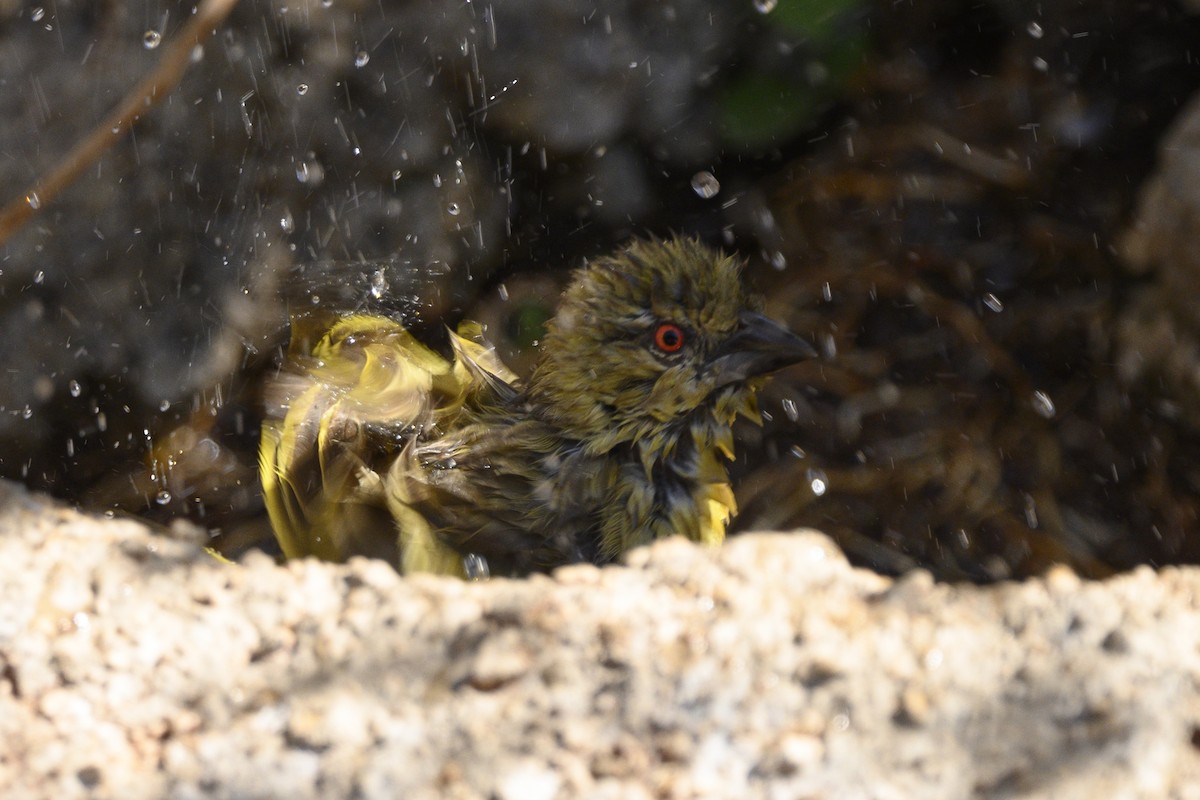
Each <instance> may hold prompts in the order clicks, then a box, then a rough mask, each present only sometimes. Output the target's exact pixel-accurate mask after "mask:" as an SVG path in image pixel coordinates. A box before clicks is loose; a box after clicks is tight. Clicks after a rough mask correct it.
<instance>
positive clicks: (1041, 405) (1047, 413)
mask: <svg viewBox="0 0 1200 800" xmlns="http://www.w3.org/2000/svg"><path fill="white" fill-rule="evenodd" d="M1033 410H1034V411H1036V412H1037V414H1038V416H1040V417H1044V418H1046V419H1053V418H1054V414H1055V408H1054V401H1053V400H1051V399H1050V395H1048V394H1046V393H1045V392H1043V391H1041V390H1040V389H1039V390H1038V391H1036V392H1034V393H1033Z"/></svg>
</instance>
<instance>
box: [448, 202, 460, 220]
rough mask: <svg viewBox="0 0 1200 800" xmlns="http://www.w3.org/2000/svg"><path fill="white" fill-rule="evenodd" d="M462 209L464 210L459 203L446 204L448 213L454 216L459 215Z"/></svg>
mask: <svg viewBox="0 0 1200 800" xmlns="http://www.w3.org/2000/svg"><path fill="white" fill-rule="evenodd" d="M460 211H462V209H461V208H459V205H458V203H451V204H449V205H448V206H446V213H447V214H449V215H450V216H452V217H457V216H458V214H459V212H460Z"/></svg>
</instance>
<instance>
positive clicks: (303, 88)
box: [296, 83, 308, 97]
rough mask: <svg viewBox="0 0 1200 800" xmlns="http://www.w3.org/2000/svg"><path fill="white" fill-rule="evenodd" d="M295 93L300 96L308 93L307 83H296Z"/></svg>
mask: <svg viewBox="0 0 1200 800" xmlns="http://www.w3.org/2000/svg"><path fill="white" fill-rule="evenodd" d="M296 94H298V95H300V96H301V97H303V96H304V95H306V94H308V84H307V83H298V84H296Z"/></svg>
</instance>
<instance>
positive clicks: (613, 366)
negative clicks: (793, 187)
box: [529, 238, 815, 453]
mask: <svg viewBox="0 0 1200 800" xmlns="http://www.w3.org/2000/svg"><path fill="white" fill-rule="evenodd" d="M740 273H741V264H740V262H738V261H737V260H735V259H733V258H730V257H728V256H725V255H723V254H721V253H719V252H717V251H714V250H712V249H710V248H708V247H706V246H705V245H703V244H701V243H699V242H697V241H695V240H691V239H682V238H676V239H669V240H665V241H661V240H649V241H646V240H635V241H633V242H632V243H630V244H629V245H627V246H626V247H625V248H624V249H623V250H621V251H619V252H617V253H616V254H614V255H611V256H606V257H603V258H597V259H594V260H593V261H591V262H590V263H589V264H587V265H586V266H585V267H583V268H582V269H581V270H580V271H579V272H578V273H577V274H576V276H575V278H574V280H573V281H572V282H571V284H570V286H569V287H568V288H567V290H566V291H565V292H564V293H563V297H562V301H561V303H560V305H559V308H558V311H557V312H556V313H555V315H554V318H553V319H552V320H551V321H550V323H549V324H548V326H547V327H548V330H547V333H546V337H545V341H544V344H543V349H542V355H541V358H540V360H539V362H538V365H537V367H536V368H535V370H534V373H533V377H532V378H531V381H530V388H529V395H530V398H531V400H532V401H533V402H534V403H536V404H537V405H538V406H539V408H540V411H541V413H543V414H544V415H545V416H546V417H547V418H548V419H549V420H550V421H552V422H554V423H555V424H556V425H557V426H559V427H560V428H561V429H562V430H563V431H564V433H567V434H568V435H570V436H572V437H573V438H576V439H578V440H580V441H582V442H584V444H585V446H586V447H587V448H588V449H589V450H591V451H592V452H593V453H603V452H608V451H609V450H611V449H613V448H614V447H616V446H618V445H622V444H632V443H634V442H640V443H643V445H644V444H645V443H646V442H648V441H652V440H653V441H659V440H662V441H664V442H666V441H673V439H674V438H677V437H678V432H680V431H682V430H685V429H687V428H688V426H689V425H690V426H692V427H693V428H694V427H695V426H696V425H697V423H698V421H700V420H701V419H711V420H712V421H713V422H714V423H716V424H718V425H719V426H724V427H726V428H727V427H728V426H729V425H730V424H732V422H733V418H734V416H735V415H736V414H737V413H738V412H743V413H746V414H748V415H751V416H754V415H755V410H754V399H753V398H754V392H753V390H754V385H753V383H754V382H753V379H754V378H755V377H757V376H760V375H765V374H766V373H768V372H771V371H773V370H775V369H778V368H779V367H782V366H785V365H787V364H791V363H794V362H796V361H799V360H801V359H804V358H808V357H811V356H813V355H815V352H814V351H813V349H812V347H811V346H810V345H809V344H808V343H807V342H805V341H804V340H803V339H800V338H799V337H797V336H795V335H794V334H792V333H791V332H789V331H788V330H787V329H786V328H784V327H783V326H781V325H779V324H778V323H776V322H774V321H772V320H770V319H769V318H767V317H765V316H763V315H762V314H761V313H759V310H758V308H759V305H758V303H757V302H756V300H755V299H754V298H752V297H751V296H749V295H748V294H747V293H746V291H745V288H744V287H743V285H742V280H741V274H740ZM697 411H700V412H709V413H707V414H705V413H701V414H699V415H697V414H696V413H695V412H697ZM668 446H669V445H668Z"/></svg>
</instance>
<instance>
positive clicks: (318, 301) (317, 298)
mask: <svg viewBox="0 0 1200 800" xmlns="http://www.w3.org/2000/svg"><path fill="white" fill-rule="evenodd" d="M309 300H311V301H312V304H313V305H314V306H319V305H321V295H319V294H314V295H312V296H311V297H309Z"/></svg>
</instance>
